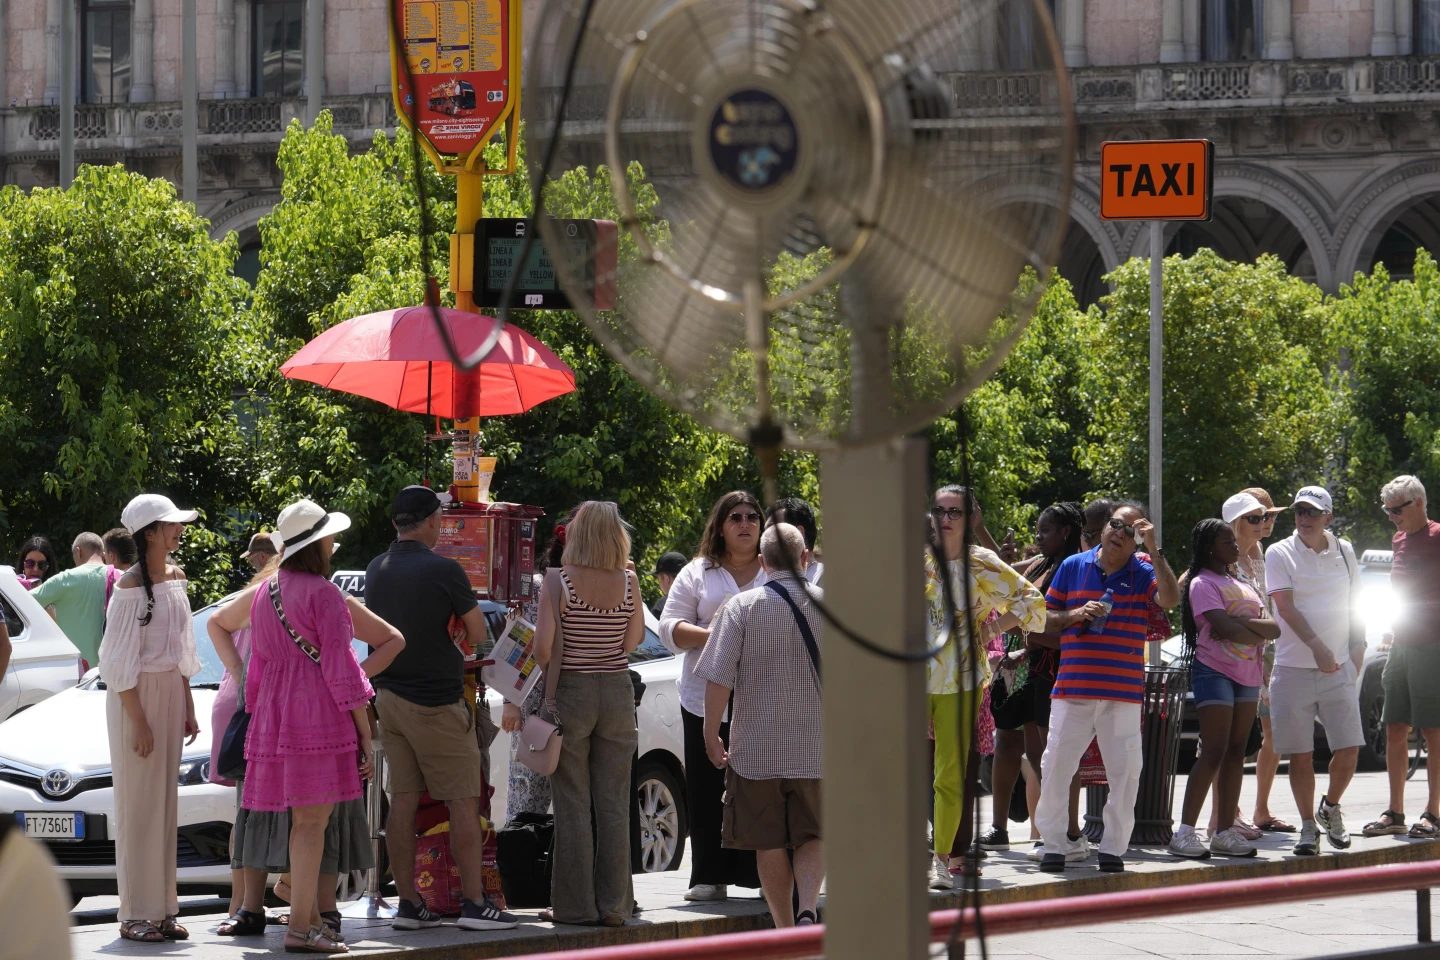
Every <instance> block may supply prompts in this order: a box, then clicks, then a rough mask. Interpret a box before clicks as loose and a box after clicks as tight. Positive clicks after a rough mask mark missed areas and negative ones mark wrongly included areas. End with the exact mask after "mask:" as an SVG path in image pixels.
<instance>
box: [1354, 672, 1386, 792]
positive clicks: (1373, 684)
mask: <svg viewBox="0 0 1440 960" xmlns="http://www.w3.org/2000/svg"><path fill="white" fill-rule="evenodd" d="M1384 712H1385V690H1384V688H1383V687H1382V686H1381V685H1380V677H1379V676H1377V675H1376V672H1375V671H1373V670H1372V671H1371V675H1370V676H1369V677H1366V679H1365V683H1364V684H1363V685H1362V686H1361V688H1360V727H1361V729H1362V730H1364V732H1365V743H1364V745H1363V746H1361V747H1360V760H1359V766H1360V769H1361V770H1384V769H1385V724H1384V723H1383V722H1382V721H1381V719H1380V718H1381V716H1382V715H1383V714H1384Z"/></svg>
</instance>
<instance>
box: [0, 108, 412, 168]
mask: <svg viewBox="0 0 1440 960" xmlns="http://www.w3.org/2000/svg"><path fill="white" fill-rule="evenodd" d="M324 107H325V109H327V110H329V111H330V112H331V114H332V115H333V116H334V120H335V132H336V133H340V134H343V135H346V136H349V137H352V138H354V139H357V140H368V139H369V137H370V135H371V134H372V132H373V131H374V130H376V129H389V130H393V129H394V126H395V111H394V107H393V105H392V102H391V97H390V95H389V93H388V92H386V93H373V94H365V95H362V96H352V97H327V98H325V100H324ZM305 108H306V102H305V101H304V100H301V99H295V100H281V99H273V98H253V99H238V100H202V101H201V102H200V110H199V113H198V115H197V118H196V121H197V126H198V136H199V143H200V145H201V146H202V147H204V146H212V145H216V144H221V143H225V144H230V143H235V142H260V143H264V142H278V141H279V139H280V137H281V135H282V134H283V133H284V131H285V128H286V126H287V125H289V123H290V121H291V120H292V119H295V118H303V117H304V116H305ZM0 122H3V123H4V124H5V137H4V141H3V143H4V149H5V152H6V153H7V154H9V155H11V156H15V155H24V154H48V153H53V152H54V151H55V150H57V149H58V148H59V139H60V108H59V107H57V106H53V105H46V106H26V107H14V108H12V109H11V110H10V111H9V112H8V114H4V113H0ZM183 124H184V115H183V113H182V111H181V109H180V104H178V103H116V104H90V103H87V104H81V105H79V106H77V107H76V108H75V142H76V146H77V147H78V148H79V149H81V150H116V149H120V150H125V149H153V148H156V147H175V146H178V144H179V140H180V133H181V129H182V126H183Z"/></svg>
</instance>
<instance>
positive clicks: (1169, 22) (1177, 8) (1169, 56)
mask: <svg viewBox="0 0 1440 960" xmlns="http://www.w3.org/2000/svg"><path fill="white" fill-rule="evenodd" d="M1183 30H1184V27H1183V12H1182V7H1181V0H1164V2H1163V5H1162V6H1161V10H1160V62H1161V63H1180V62H1181V61H1182V60H1184V59H1185V42H1184V37H1183V32H1182V31H1183Z"/></svg>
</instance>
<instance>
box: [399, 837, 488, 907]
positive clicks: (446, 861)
mask: <svg viewBox="0 0 1440 960" xmlns="http://www.w3.org/2000/svg"><path fill="white" fill-rule="evenodd" d="M482 828H483V830H484V840H483V846H482V848H481V870H482V874H481V884H482V887H483V889H484V891H485V899H487V900H489V901H490V902H491V903H493V904H494V905H495V906H496V907H497V908H499V909H501V910H504V909H505V891H504V889H503V888H502V887H501V884H500V859H499V850H500V848H499V844H498V842H497V839H496V836H495V829H494V828H493V827H492V826H491V825H490V823H489V822H488V821H482ZM415 890H416V892H418V893H419V894H420V899H421V901H423V902H424V904H425V906H426V907H428V908H430V909H431V910H433V911H434V912H435V913H438V914H440V915H441V916H442V917H458V916H459V915H460V908H461V906H462V905H463V904H464V899H465V894H464V892H463V890H462V888H461V886H460V866H459V864H457V863H456V862H455V856H454V854H453V853H451V851H450V822H449V821H448V820H447V821H446V822H445V823H442V824H440V825H439V826H437V827H435V828H433V829H432V830H431V831H430V832H428V833H425V834H423V835H421V836H419V837H416V838H415Z"/></svg>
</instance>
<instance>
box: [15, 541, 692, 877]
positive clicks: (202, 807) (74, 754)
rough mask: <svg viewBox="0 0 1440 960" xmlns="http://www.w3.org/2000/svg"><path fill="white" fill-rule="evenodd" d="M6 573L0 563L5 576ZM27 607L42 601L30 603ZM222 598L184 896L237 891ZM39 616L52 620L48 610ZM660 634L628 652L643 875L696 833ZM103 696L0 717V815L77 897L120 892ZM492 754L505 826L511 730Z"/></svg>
mask: <svg viewBox="0 0 1440 960" xmlns="http://www.w3.org/2000/svg"><path fill="white" fill-rule="evenodd" d="M6 572H8V571H7V570H6V568H3V567H0V580H3V575H4V573H6ZM363 577H364V574H363V572H362V573H360V574H359V575H358V579H357V575H356V574H355V573H354V572H353V571H352V572H348V573H346V574H337V575H336V581H337V582H338V583H340V585H341V586H342V588H346V589H350V590H352V591H353V590H356V589H359V590H360V591H361V592H362V593H363ZM11 579H12V581H13V574H12V575H11ZM17 586H18V585H17ZM7 596H8V595H7ZM27 599H28V598H27ZM222 602H223V601H222ZM30 603H31V605H34V601H33V600H31V601H30ZM218 606H219V604H212V605H211V606H208V607H204V608H202V609H200V610H198V611H196V612H195V614H194V618H193V619H194V628H195V646H196V650H197V652H198V653H199V655H200V661H201V670H200V672H199V673H198V674H196V675H195V676H194V677H193V678H192V679H191V688H192V693H193V696H194V699H195V714H196V716H197V717H198V718H199V720H200V726H201V733H200V736H199V737H198V738H197V739H196V741H195V742H194V743H193V744H191V745H189V746H187V747H185V748H184V751H183V753H182V759H181V762H180V766H179V767H178V768H177V769H176V771H175V777H176V780H177V781H178V782H179V816H178V834H179V836H178V838H177V841H178V843H177V860H178V864H177V865H178V872H177V876H176V879H177V883H178V885H179V887H180V889H181V891H182V892H191V893H200V892H224V891H228V890H229V887H230V859H229V854H228V852H227V847H228V843H229V838H230V828H231V826H232V825H233V823H234V820H235V791H234V789H233V788H231V787H222V786H218V785H216V784H213V783H211V782H210V781H209V773H210V743H211V737H212V735H215V736H218V735H219V733H220V731H215V730H211V729H210V722H209V718H210V710H211V707H212V706H213V704H214V701H215V696H216V694H217V692H218V690H219V685H220V678H221V677H222V676H223V674H224V669H223V667H222V666H221V665H220V662H219V660H218V658H217V657H216V656H215V650H214V647H213V646H212V645H211V643H210V640H209V636H208V635H207V634H206V632H205V624H206V622H207V621H208V620H209V618H210V615H211V614H212V613H213V612H214V611H215V610H216V609H217V607H218ZM484 606H485V609H486V619H487V621H488V622H489V624H490V627H491V629H492V631H498V629H501V628H503V623H504V608H503V607H501V606H500V605H498V604H491V603H489V602H485V603H484ZM37 609H38V607H37ZM40 615H41V616H42V617H45V619H46V620H47V621H48V620H49V617H48V616H46V615H45V614H44V613H43V612H41V614H40ZM655 630H656V625H655V621H654V618H653V617H652V616H651V615H650V614H649V612H648V611H647V612H646V633H645V640H644V642H643V644H642V645H641V647H640V649H639V650H637V651H636V652H635V653H634V654H633V655H632V657H631V661H632V665H633V667H634V669H635V670H636V672H637V673H639V674H640V675H641V677H642V679H643V681H644V683H645V695H644V700H643V701H642V703H641V706H640V710H639V717H640V751H639V755H638V759H637V767H636V774H637V786H636V798H635V799H636V803H635V813H634V815H633V816H632V824H633V827H634V833H635V834H636V842H635V843H634V844H632V847H633V849H634V860H635V863H634V869H635V870H636V871H637V872H642V871H643V872H655V871H661V870H675V869H678V868H679V865H680V860H681V858H682V857H683V856H684V852H685V836H686V829H687V824H686V814H685V793H684V782H685V779H684V767H683V763H682V757H683V756H684V749H683V734H682V730H681V725H680V703H679V698H678V696H677V695H676V689H675V684H676V680H677V678H678V677H679V673H680V664H679V660H678V659H677V658H675V657H674V656H673V655H672V654H671V653H670V652H669V651H668V650H666V649H665V647H664V646H662V645H661V643H660V640H659V637H658V636H657V635H656V632H655ZM62 641H63V635H62ZM64 642H65V643H67V644H68V641H64ZM17 646H18V644H17ZM357 646H358V642H357ZM70 651H71V655H72V657H73V658H74V661H73V662H72V665H71V668H70V669H71V670H72V673H71V680H70V682H71V683H74V672H73V671H75V670H76V669H77V668H76V667H75V666H74V662H78V654H77V653H76V652H75V649H74V647H73V646H71V647H70ZM357 655H358V656H360V657H361V658H363V657H364V655H365V651H364V649H363V648H360V649H357ZM105 696H106V694H105V686H104V683H103V681H101V680H100V678H99V676H98V674H97V672H96V671H94V670H92V671H90V673H89V674H87V675H86V676H85V678H84V680H83V681H82V682H81V683H80V684H79V685H78V686H73V687H71V688H70V689H68V690H65V691H63V692H62V693H60V694H58V695H56V696H53V697H50V698H49V699H48V700H46V701H44V702H43V703H40V704H38V705H37V706H34V707H31V708H30V709H28V710H26V711H24V712H23V713H21V714H20V715H18V716H16V717H13V718H12V719H11V720H9V721H7V722H5V723H0V815H7V814H19V815H20V817H19V819H20V820H21V822H22V825H23V826H24V829H25V831H26V833H28V834H30V835H31V836H34V837H37V838H39V839H41V840H42V841H43V842H44V843H45V845H46V846H47V847H48V848H49V850H50V853H51V855H52V856H53V857H54V858H55V861H56V863H57V864H58V866H59V868H60V874H61V876H62V877H64V879H65V880H66V882H67V883H68V884H69V885H70V891H71V896H72V897H73V898H74V899H75V900H76V901H77V902H78V901H79V900H80V899H81V898H82V897H85V896H92V895H101V894H113V893H114V892H115V889H116V888H115V838H114V829H115V804H114V796H113V792H112V784H111V767H110V748H109V738H108V735H107V730H106V720H105ZM487 702H488V704H489V706H490V710H491V715H492V716H493V717H494V718H495V721H496V723H497V724H498V723H499V720H500V713H501V707H502V701H501V698H500V696H499V695H498V694H496V693H495V692H494V691H490V692H489V695H488V697H487ZM490 755H491V769H492V771H495V774H494V780H495V781H496V782H495V790H496V792H495V796H494V797H493V798H492V801H491V808H492V810H493V811H494V814H495V817H494V819H495V820H496V821H497V822H499V823H502V824H503V822H504V810H505V800H506V783H505V771H507V770H508V769H509V764H510V735H509V734H507V733H505V732H504V731H501V732H500V734H499V735H498V736H497V737H496V740H495V743H494V744H493V745H492V748H491V752H490Z"/></svg>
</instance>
